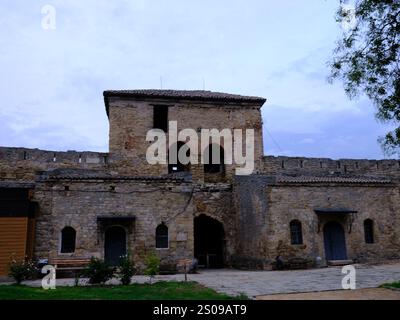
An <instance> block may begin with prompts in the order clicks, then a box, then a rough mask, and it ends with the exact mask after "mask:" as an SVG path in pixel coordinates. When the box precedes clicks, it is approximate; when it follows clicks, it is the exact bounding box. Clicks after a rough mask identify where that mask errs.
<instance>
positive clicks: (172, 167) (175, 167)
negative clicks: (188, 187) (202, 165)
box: [168, 141, 190, 173]
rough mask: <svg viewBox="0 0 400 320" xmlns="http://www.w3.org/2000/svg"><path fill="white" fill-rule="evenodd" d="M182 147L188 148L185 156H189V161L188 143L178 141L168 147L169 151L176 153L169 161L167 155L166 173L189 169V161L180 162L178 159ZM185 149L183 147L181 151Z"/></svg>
mask: <svg viewBox="0 0 400 320" xmlns="http://www.w3.org/2000/svg"><path fill="white" fill-rule="evenodd" d="M182 147H185V148H188V149H187V150H186V157H187V158H189V161H190V149H189V147H188V145H187V144H186V143H184V142H182V141H178V142H177V143H176V144H173V145H172V146H171V148H170V149H169V152H171V153H172V152H173V153H174V154H175V155H176V158H175V159H173V161H172V162H171V163H170V160H171V159H169V156H168V173H174V172H182V171H189V163H181V162H180V161H179V151H180V150H181V148H182ZM184 151H185V150H184V149H183V151H182V152H184Z"/></svg>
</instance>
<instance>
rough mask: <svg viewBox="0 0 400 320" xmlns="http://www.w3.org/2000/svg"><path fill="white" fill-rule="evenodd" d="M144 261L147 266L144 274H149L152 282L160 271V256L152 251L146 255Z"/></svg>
mask: <svg viewBox="0 0 400 320" xmlns="http://www.w3.org/2000/svg"><path fill="white" fill-rule="evenodd" d="M144 263H145V266H146V268H145V269H144V274H145V275H146V276H149V281H150V283H151V280H152V279H153V278H154V276H155V275H156V274H158V273H159V272H160V258H159V257H158V256H157V255H156V254H154V253H151V254H148V255H147V256H146V257H145V259H144Z"/></svg>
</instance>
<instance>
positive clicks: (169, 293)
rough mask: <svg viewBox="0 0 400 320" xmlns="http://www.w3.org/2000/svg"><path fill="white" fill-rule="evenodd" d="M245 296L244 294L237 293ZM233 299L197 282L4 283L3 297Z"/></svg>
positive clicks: (2, 286) (1, 286) (26, 298)
mask: <svg viewBox="0 0 400 320" xmlns="http://www.w3.org/2000/svg"><path fill="white" fill-rule="evenodd" d="M237 298H242V299H243V298H244V297H237ZM54 299H56V300H90V299H96V300H99V299H100V300H147V299H154V300H176V299H185V300H192V299H199V300H211V299H217V300H230V299H235V298H234V297H230V296H227V295H224V294H220V293H217V292H216V291H214V290H212V289H210V288H206V287H204V286H202V285H200V284H198V283H196V282H172V281H171V282H169V281H168V282H157V283H154V284H151V285H150V284H132V285H129V286H87V287H83V286H82V287H57V288H56V289H55V290H44V289H42V288H33V287H27V286H23V285H20V286H18V285H0V300H54Z"/></svg>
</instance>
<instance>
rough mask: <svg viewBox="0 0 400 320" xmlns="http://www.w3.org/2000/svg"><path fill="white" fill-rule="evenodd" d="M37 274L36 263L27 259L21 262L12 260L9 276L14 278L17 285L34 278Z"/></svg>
mask: <svg viewBox="0 0 400 320" xmlns="http://www.w3.org/2000/svg"><path fill="white" fill-rule="evenodd" d="M36 273H37V268H36V266H35V263H34V262H33V261H32V260H30V259H27V258H25V259H23V260H20V261H17V260H15V259H12V261H11V263H10V265H9V268H8V275H9V276H10V277H11V278H13V279H14V280H15V282H16V283H17V284H21V282H22V281H24V280H27V279H31V278H33V277H34V275H35V274H36Z"/></svg>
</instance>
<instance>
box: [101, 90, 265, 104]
mask: <svg viewBox="0 0 400 320" xmlns="http://www.w3.org/2000/svg"><path fill="white" fill-rule="evenodd" d="M103 95H104V97H133V98H136V97H137V98H146V97H148V98H165V99H173V100H175V99H185V100H186V99H187V100H222V101H232V102H256V103H264V102H265V99H264V98H261V97H254V96H242V95H239V94H230V93H223V92H213V91H205V90H156V89H140V90H107V91H104V92H103Z"/></svg>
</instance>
